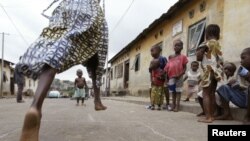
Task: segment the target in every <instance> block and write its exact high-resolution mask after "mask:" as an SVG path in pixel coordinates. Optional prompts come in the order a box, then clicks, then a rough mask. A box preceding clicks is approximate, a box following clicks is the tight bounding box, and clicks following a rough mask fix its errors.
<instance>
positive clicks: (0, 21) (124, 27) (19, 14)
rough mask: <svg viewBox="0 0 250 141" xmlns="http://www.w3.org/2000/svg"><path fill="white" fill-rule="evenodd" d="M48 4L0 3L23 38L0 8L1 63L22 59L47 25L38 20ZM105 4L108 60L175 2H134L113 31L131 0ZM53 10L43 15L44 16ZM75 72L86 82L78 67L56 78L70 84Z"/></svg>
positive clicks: (45, 0) (28, 0)
mask: <svg viewBox="0 0 250 141" xmlns="http://www.w3.org/2000/svg"><path fill="white" fill-rule="evenodd" d="M52 1H53V0H0V4H1V5H2V6H3V7H4V8H5V10H6V11H7V13H8V15H9V17H10V18H11V19H12V21H13V22H14V23H15V25H16V27H17V28H18V30H19V31H20V32H21V33H22V34H23V36H24V39H23V38H21V36H20V35H19V33H18V31H17V30H16V29H15V27H14V26H13V25H12V23H11V21H10V20H9V19H8V17H7V16H6V14H5V13H4V10H3V9H2V8H1V7H0V32H6V33H9V35H7V36H5V51H4V55H5V56H4V58H5V59H7V60H9V61H12V62H14V63H17V61H18V58H19V56H21V55H23V53H24V52H25V51H26V49H27V48H28V47H29V45H30V44H31V43H32V42H33V41H34V40H35V39H36V38H37V37H38V36H39V34H40V33H41V31H42V29H43V28H44V27H46V26H47V25H48V20H47V19H46V18H44V17H43V16H41V12H42V10H43V9H45V8H46V7H47V6H48V5H49V4H50V3H51V2H52ZM105 1H106V8H105V9H106V20H107V22H108V26H109V33H110V35H109V59H110V58H112V57H113V56H114V55H115V54H116V53H117V52H118V51H120V50H121V49H122V48H123V47H125V46H126V45H127V44H128V43H130V42H131V41H132V40H133V39H134V38H135V37H136V36H137V35H138V34H139V33H141V32H142V31H143V29H145V28H147V27H148V25H149V24H151V23H152V22H153V21H154V20H155V19H157V18H159V17H160V16H161V15H162V14H163V13H165V12H167V10H168V9H169V8H170V7H171V6H172V5H173V4H174V3H175V2H176V1H177V0H134V2H133V4H132V6H131V7H130V9H129V11H128V13H127V14H126V15H125V17H124V18H123V20H122V21H121V22H120V24H119V25H118V26H117V28H115V29H114V27H115V26H116V25H117V22H118V21H119V19H120V18H121V16H122V15H123V14H124V12H125V11H126V9H127V8H128V7H129V5H130V4H131V2H132V1H133V0H105ZM57 4H58V3H56V4H55V6H56V5H57ZM55 6H53V7H52V9H51V10H49V11H48V12H47V14H48V15H49V14H50V13H51V11H52V10H53V8H54V7H55ZM0 52H1V51H0ZM1 54H2V52H1ZM1 54H0V55H1ZM0 58H1V56H0ZM77 69H84V72H85V74H84V76H85V77H87V78H88V75H87V73H86V70H85V68H84V67H82V66H79V65H78V66H75V67H73V68H71V69H69V70H67V71H65V72H63V73H61V74H59V75H57V76H56V77H57V78H60V79H63V80H74V79H75V77H76V76H75V72H76V70H77Z"/></svg>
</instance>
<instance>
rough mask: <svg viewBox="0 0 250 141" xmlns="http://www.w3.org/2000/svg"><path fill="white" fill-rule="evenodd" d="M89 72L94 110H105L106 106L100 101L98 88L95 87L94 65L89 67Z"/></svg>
mask: <svg viewBox="0 0 250 141" xmlns="http://www.w3.org/2000/svg"><path fill="white" fill-rule="evenodd" d="M90 69H91V74H92V83H93V89H94V103H95V110H96V111H100V110H106V109H107V107H106V106H104V105H103V104H102V102H101V98H100V88H98V87H97V84H96V69H95V68H94V67H92V68H90Z"/></svg>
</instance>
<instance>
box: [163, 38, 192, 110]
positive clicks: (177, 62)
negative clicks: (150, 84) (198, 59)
mask: <svg viewBox="0 0 250 141" xmlns="http://www.w3.org/2000/svg"><path fill="white" fill-rule="evenodd" d="M182 49H183V42H182V41H181V40H175V41H174V51H175V54H172V55H170V56H169V62H168V63H167V65H166V66H165V68H164V70H165V72H166V74H167V78H168V87H169V90H170V92H172V97H173V98H172V100H173V105H172V108H171V110H173V111H174V112H178V111H179V108H180V100H181V93H182V87H183V75H184V74H185V71H186V65H187V63H188V59H187V57H186V56H185V55H182V54H181V51H182Z"/></svg>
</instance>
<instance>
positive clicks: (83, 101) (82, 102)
mask: <svg viewBox="0 0 250 141" xmlns="http://www.w3.org/2000/svg"><path fill="white" fill-rule="evenodd" d="M83 105H84V98H82V106H83Z"/></svg>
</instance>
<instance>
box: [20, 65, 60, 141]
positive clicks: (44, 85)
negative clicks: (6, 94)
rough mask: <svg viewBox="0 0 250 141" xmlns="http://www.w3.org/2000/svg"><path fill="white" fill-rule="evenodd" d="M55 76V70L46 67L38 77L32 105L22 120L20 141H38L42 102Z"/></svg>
mask: <svg viewBox="0 0 250 141" xmlns="http://www.w3.org/2000/svg"><path fill="white" fill-rule="evenodd" d="M55 74H56V70H55V69H53V68H51V67H47V68H46V70H45V71H44V72H42V74H41V75H40V79H39V83H38V86H37V90H36V93H35V97H34V100H33V103H32V105H31V107H30V109H29V110H28V112H27V113H26V115H25V118H24V124H23V129H22V133H21V138H20V141H38V138H39V128H40V122H41V118H42V105H43V101H44V98H45V97H46V96H47V92H48V90H49V88H50V85H51V83H52V81H53V79H54V77H55Z"/></svg>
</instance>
